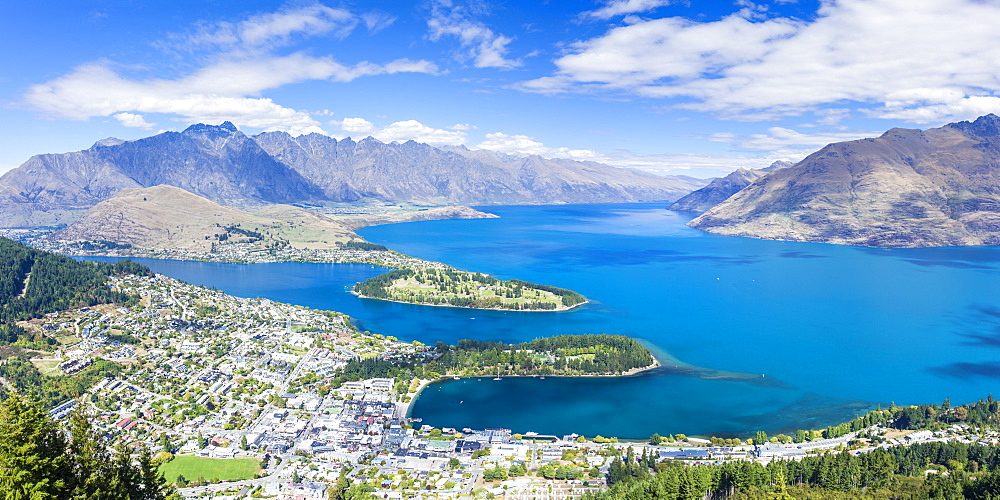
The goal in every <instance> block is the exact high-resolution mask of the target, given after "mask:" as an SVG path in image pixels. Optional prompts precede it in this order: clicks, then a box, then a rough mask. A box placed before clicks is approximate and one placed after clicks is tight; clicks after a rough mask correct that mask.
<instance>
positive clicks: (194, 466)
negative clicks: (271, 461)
mask: <svg viewBox="0 0 1000 500" xmlns="http://www.w3.org/2000/svg"><path fill="white" fill-rule="evenodd" d="M259 471H260V460H258V459H256V458H203V457H192V456H176V457H174V459H173V460H171V461H170V462H167V463H165V464H163V465H161V466H160V472H162V473H163V477H164V478H166V480H167V481H168V482H171V483H172V482H174V480H176V479H177V476H178V475H182V476H184V479H187V480H188V481H194V480H196V479H198V477H199V476H201V477H204V478H205V479H206V480H209V481H211V480H212V479H213V478H218V479H219V480H220V481H239V480H241V479H253V478H254V477H256V476H257V472H259Z"/></svg>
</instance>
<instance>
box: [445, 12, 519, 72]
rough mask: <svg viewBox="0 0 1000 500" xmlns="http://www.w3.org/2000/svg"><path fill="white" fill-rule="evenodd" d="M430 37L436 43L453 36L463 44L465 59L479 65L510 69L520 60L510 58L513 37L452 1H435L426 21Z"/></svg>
mask: <svg viewBox="0 0 1000 500" xmlns="http://www.w3.org/2000/svg"><path fill="white" fill-rule="evenodd" d="M427 28H428V29H429V30H430V33H429V34H428V38H430V40H431V41H433V42H437V41H439V40H440V39H441V38H442V37H445V36H453V37H456V38H458V40H459V42H460V43H461V44H462V49H464V51H465V52H464V53H463V55H462V59H466V60H468V59H471V60H472V61H473V64H474V65H475V67H477V68H501V69H510V68H515V67H518V66H520V65H521V62H520V61H517V60H513V59H507V57H506V56H507V52H508V49H507V45H508V44H510V42H513V41H514V39H513V38H510V37H507V36H504V35H501V34H499V33H494V32H493V30H491V29H490V28H489V27H488V26H486V24H485V23H483V22H482V21H479V20H477V19H474V18H473V16H472V13H471V12H470V9H468V8H466V7H464V6H461V5H455V4H454V3H453V2H452V1H451V0H434V1H433V3H432V5H431V17H430V18H429V19H428V20H427Z"/></svg>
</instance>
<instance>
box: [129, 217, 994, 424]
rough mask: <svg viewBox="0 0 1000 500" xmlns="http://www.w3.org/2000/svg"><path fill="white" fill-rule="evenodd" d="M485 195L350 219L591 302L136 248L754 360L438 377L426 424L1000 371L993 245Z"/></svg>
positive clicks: (611, 411)
mask: <svg viewBox="0 0 1000 500" xmlns="http://www.w3.org/2000/svg"><path fill="white" fill-rule="evenodd" d="M484 210H487V211H490V212H493V213H496V214H498V215H500V216H501V218H499V219H479V220H449V221H428V222H415V223H405V224H393V225H385V226H376V227H370V228H365V229H363V230H361V231H360V233H361V234H362V235H363V236H364V237H365V238H366V239H368V240H370V241H372V242H375V243H382V244H386V245H388V246H389V247H391V248H393V249H396V250H399V251H402V252H404V253H407V254H410V255H414V256H417V257H421V258H425V259H430V260H438V261H442V262H446V263H448V264H451V265H453V266H455V267H458V268H462V269H469V270H476V271H483V272H488V273H491V274H494V275H497V276H498V277H502V278H514V277H516V278H520V279H525V280H528V281H534V282H539V283H546V284H551V285H556V286H562V287H566V288H571V289H573V290H576V291H579V292H581V293H583V294H584V295H586V296H587V297H588V298H590V299H591V300H592V301H594V302H593V303H592V304H588V305H586V306H583V307H581V308H578V309H575V310H573V311H569V312H563V313H538V312H535V313H531V312H498V311H475V310H468V309H456V308H442V307H422V306H414V305H405V304H395V303H387V302H381V301H374V300H364V299H357V298H355V297H354V296H353V295H350V294H349V293H347V292H346V290H347V288H348V287H349V286H350V285H351V284H353V283H354V282H356V281H360V280H363V279H365V278H367V277H369V276H372V275H375V274H378V273H379V272H381V271H382V270H381V269H379V268H374V267H372V266H367V265H344V264H341V265H324V264H298V263H281V264H256V265H232V264H211V263H195V262H177V261H150V260H144V261H142V262H143V263H145V264H147V265H150V267H152V268H153V269H154V270H156V271H157V272H161V273H163V274H167V275H169V276H174V277H177V278H180V279H184V280H186V281H189V282H192V283H198V284H204V285H209V286H215V287H216V288H219V289H221V290H224V291H226V292H228V293H232V294H234V295H240V296H263V297H268V298H271V299H274V300H279V301H285V302H292V303H296V304H302V305H307V306H310V307H318V308H326V309H333V310H338V311H342V312H345V313H348V314H350V315H352V316H354V317H355V318H357V320H358V321H359V322H360V324H361V325H362V326H363V327H364V328H366V329H369V330H371V331H373V332H378V333H383V334H387V335H395V336H397V337H399V338H402V339H417V340H421V341H424V342H434V341H437V340H444V341H448V342H453V341H455V340H458V339H461V338H481V339H493V340H504V341H521V340H528V339H531V338H535V337H540V336H548V335H556V334H563V333H614V334H623V335H630V336H633V337H638V338H641V339H644V340H646V341H648V342H650V343H651V344H653V345H654V346H655V347H656V348H658V349H662V350H664V351H667V352H669V353H670V354H671V355H673V356H675V357H676V358H678V359H679V360H681V361H683V362H686V363H690V364H692V365H697V366H699V367H703V368H706V369H710V370H720V371H726V372H739V373H743V374H749V375H746V377H745V378H744V379H742V380H739V379H737V380H733V379H732V377H729V378H725V377H724V378H723V379H713V378H697V377H691V376H684V375H678V374H676V373H671V372H669V371H664V372H660V373H655V374H652V375H649V376H641V377H634V378H624V379H622V378H618V379H560V378H552V377H550V378H547V379H545V380H536V379H511V378H507V379H504V380H502V381H499V382H496V381H492V380H488V379H487V380H478V379H463V380H459V381H449V382H446V383H443V384H437V385H434V386H431V387H430V388H428V389H427V390H426V391H425V392H424V394H423V395H422V396H421V397H420V398H419V399H418V400H417V402H416V403H415V405H414V408H413V416H418V417H422V418H423V419H424V422H425V423H428V424H431V425H434V426H437V427H442V426H444V427H458V428H461V427H493V426H502V427H507V428H511V429H513V430H514V431H515V432H524V431H528V430H533V431H537V432H542V433H568V432H577V433H580V434H584V435H594V434H603V435H605V436H608V435H617V436H622V437H646V436H649V435H650V434H652V433H653V432H658V433H660V434H669V433H678V432H681V433H686V434H716V435H725V434H727V433H736V434H747V433H752V432H754V431H756V430H759V429H763V430H767V431H770V432H772V433H773V432H776V431H787V430H794V429H795V428H802V427H819V426H825V425H828V424H831V423H835V422H838V421H841V420H845V419H847V418H850V417H851V416H853V415H854V414H855V413H856V412H858V411H861V410H863V409H865V408H871V407H874V405H875V404H878V403H882V404H887V403H889V402H890V401H895V402H896V403H897V404H910V403H925V402H930V403H936V402H940V401H941V400H943V399H944V398H945V397H951V398H952V402H953V403H960V402H967V401H971V400H975V399H979V398H981V397H985V396H986V395H987V394H989V393H991V392H997V391H996V389H997V388H998V387H1000V296H998V292H1000V282H998V277H1000V247H964V248H936V249H906V250H888V251H887V250H877V249H868V248H859V247H845V246H835V245H822V244H810V243H788V242H775V241H761V240H753V239H745V238H735V237H725V236H716V235H711V234H708V233H703V232H701V231H698V230H695V229H691V228H688V227H687V226H685V225H684V223H685V222H687V221H688V220H689V217H687V216H684V215H680V214H677V213H674V212H669V211H666V210H664V209H663V206H662V205H571V206H555V207H553V206H543V207H520V206H518V207H488V208H485V209H484ZM708 373H709V375H713V376H715V375H720V374H718V373H712V372H711V371H709V372H708ZM757 374H761V375H763V376H762V377H759V378H758V377H757ZM722 375H724V374H722ZM737 378H738V377H737Z"/></svg>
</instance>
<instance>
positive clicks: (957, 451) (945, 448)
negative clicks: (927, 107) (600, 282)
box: [583, 442, 1000, 500]
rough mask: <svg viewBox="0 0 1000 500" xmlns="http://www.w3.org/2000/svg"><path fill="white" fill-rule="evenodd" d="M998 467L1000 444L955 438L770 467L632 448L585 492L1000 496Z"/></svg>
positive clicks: (592, 498)
mask: <svg viewBox="0 0 1000 500" xmlns="http://www.w3.org/2000/svg"><path fill="white" fill-rule="evenodd" d="M998 469H1000V448H998V447H996V446H981V445H968V444H963V443H954V442H951V443H923V444H916V445H913V446H895V447H891V448H884V449H877V450H875V451H872V452H870V453H862V454H859V455H852V454H851V453H849V452H846V451H844V452H839V453H827V454H824V455H820V456H809V457H805V458H804V459H802V460H801V461H782V460H776V461H773V462H771V463H769V464H768V465H766V466H765V465H761V464H760V463H758V462H749V461H738V462H726V463H723V464H719V465H691V466H688V465H682V464H680V463H677V462H676V461H670V460H663V461H658V460H657V457H656V456H655V455H652V454H649V455H646V454H645V452H643V454H642V455H639V456H637V455H635V454H634V453H633V452H632V451H631V449H630V450H629V451H628V453H627V454H626V455H625V457H618V458H615V459H614V460H613V461H612V463H611V466H610V468H609V471H608V475H607V478H608V483H609V486H610V488H609V489H608V490H606V491H602V492H599V493H588V494H586V495H584V496H583V499H585V500H625V499H628V500H645V499H649V500H652V499H701V498H734V499H765V498H766V499H771V498H815V499H823V498H884V499H890V498H908V499H924V498H926V499H932V498H940V499H962V498H974V499H987V498H998V497H997V495H1000V472H998ZM928 470H932V471H934V472H933V473H925V472H926V471H928Z"/></svg>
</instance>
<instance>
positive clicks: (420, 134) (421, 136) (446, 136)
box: [332, 118, 466, 146]
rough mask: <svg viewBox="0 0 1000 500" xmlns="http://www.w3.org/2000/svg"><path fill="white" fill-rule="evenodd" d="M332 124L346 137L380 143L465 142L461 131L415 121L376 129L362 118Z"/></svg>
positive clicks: (438, 144)
mask: <svg viewBox="0 0 1000 500" xmlns="http://www.w3.org/2000/svg"><path fill="white" fill-rule="evenodd" d="M332 123H333V124H334V125H337V126H339V127H340V129H341V130H343V131H344V132H347V133H348V135H350V134H354V135H359V134H364V135H366V136H369V135H370V136H372V137H374V138H376V139H378V140H380V141H382V142H406V141H417V142H423V143H426V144H430V145H431V146H458V145H461V144H464V143H465V141H466V136H465V133H464V132H462V131H452V130H443V129H437V128H433V127H429V126H427V125H424V124H423V123H420V122H418V121H416V120H404V121H398V122H394V123H391V124H389V125H387V126H386V127H383V128H377V127H376V126H375V124H373V123H372V122H370V121H368V120H366V119H364V118H344V119H343V120H340V121H334V122H332Z"/></svg>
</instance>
